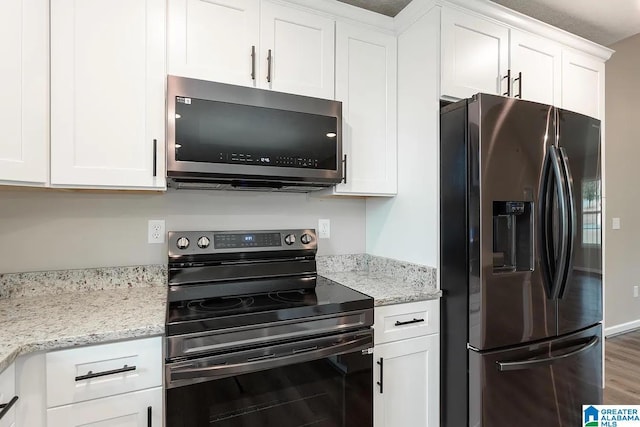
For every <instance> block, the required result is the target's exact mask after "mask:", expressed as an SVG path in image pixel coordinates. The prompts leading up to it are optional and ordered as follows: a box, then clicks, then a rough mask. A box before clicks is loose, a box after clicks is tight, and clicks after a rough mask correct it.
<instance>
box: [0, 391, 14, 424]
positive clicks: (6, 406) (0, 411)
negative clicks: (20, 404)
mask: <svg viewBox="0 0 640 427" xmlns="http://www.w3.org/2000/svg"><path fill="white" fill-rule="evenodd" d="M17 401H18V396H13V399H11V400H10V401H9V403H3V404H2V405H0V420H1V419H2V418H3V417H4V416H5V415H6V414H7V412H9V410H10V409H11V407H12V406H13V405H15V404H16V402H17Z"/></svg>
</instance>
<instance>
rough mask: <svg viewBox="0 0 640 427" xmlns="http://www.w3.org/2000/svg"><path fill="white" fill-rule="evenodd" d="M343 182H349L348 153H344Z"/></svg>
mask: <svg viewBox="0 0 640 427" xmlns="http://www.w3.org/2000/svg"><path fill="white" fill-rule="evenodd" d="M342 170H343V173H342V182H344V183H345V184H346V183H347V155H346V154H345V155H344V158H343V159H342Z"/></svg>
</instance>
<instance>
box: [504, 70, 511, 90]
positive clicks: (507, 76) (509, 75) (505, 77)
mask: <svg viewBox="0 0 640 427" xmlns="http://www.w3.org/2000/svg"><path fill="white" fill-rule="evenodd" d="M504 79H507V91H506V92H505V93H503V94H502V95H504V96H511V69H509V70H507V75H506V76H504V77H503V78H502V80H504Z"/></svg>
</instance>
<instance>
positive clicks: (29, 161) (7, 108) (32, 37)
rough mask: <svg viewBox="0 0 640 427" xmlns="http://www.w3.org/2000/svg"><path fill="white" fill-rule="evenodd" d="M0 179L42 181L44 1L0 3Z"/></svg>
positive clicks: (7, 0) (45, 98)
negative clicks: (0, 85)
mask: <svg viewBox="0 0 640 427" xmlns="http://www.w3.org/2000/svg"><path fill="white" fill-rule="evenodd" d="M0 27H1V28H2V34H3V36H2V38H1V39H0V58H2V61H0V81H2V102H0V128H1V129H2V138H0V181H18V182H30V183H38V184H44V183H45V182H46V181H47V175H48V168H47V163H48V162H47V160H48V158H47V152H48V145H49V135H48V134H49V127H48V125H49V122H48V115H49V2H48V0H2V1H1V2H0Z"/></svg>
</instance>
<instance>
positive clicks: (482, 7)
mask: <svg viewBox="0 0 640 427" xmlns="http://www.w3.org/2000/svg"><path fill="white" fill-rule="evenodd" d="M415 1H418V0H414V2H415ZM438 3H440V4H442V5H443V6H450V7H453V8H456V9H463V10H464V11H465V12H469V11H471V12H475V13H477V14H480V15H482V16H483V17H484V18H489V19H493V20H495V21H496V22H497V23H499V24H502V25H507V26H510V27H513V28H517V29H519V30H524V31H528V32H530V33H532V34H536V35H538V36H541V37H545V38H548V39H550V40H554V41H556V42H558V43H561V44H563V45H565V46H568V47H571V48H574V49H577V50H579V51H581V52H584V53H587V54H589V55H593V56H596V57H598V58H600V59H602V60H603V61H607V60H608V59H609V58H610V57H611V55H612V54H613V52H614V51H613V50H612V49H609V48H607V47H604V46H601V45H599V44H597V43H595V42H592V41H590V40H587V39H585V38H582V37H580V36H577V35H575V34H572V33H569V32H568V31H565V30H561V29H560V28H557V27H554V26H552V25H549V24H547V23H544V22H542V21H538V20H537V19H534V18H532V17H530V16H527V15H524V14H522V13H520V12H516V11H514V10H511V9H509V8H507V7H504V6H502V5H499V4H497V3H493V2H491V1H489V0H438Z"/></svg>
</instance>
